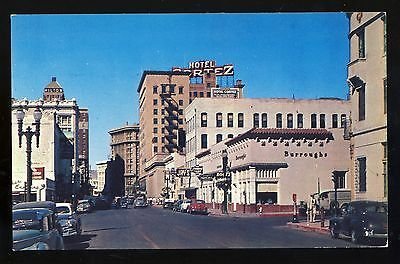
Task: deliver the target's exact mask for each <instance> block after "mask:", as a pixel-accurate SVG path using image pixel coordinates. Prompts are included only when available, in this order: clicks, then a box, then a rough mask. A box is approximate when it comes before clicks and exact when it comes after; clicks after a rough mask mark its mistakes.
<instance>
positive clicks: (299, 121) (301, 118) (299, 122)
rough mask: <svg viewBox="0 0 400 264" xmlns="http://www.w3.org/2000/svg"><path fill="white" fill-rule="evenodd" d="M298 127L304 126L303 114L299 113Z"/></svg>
mask: <svg viewBox="0 0 400 264" xmlns="http://www.w3.org/2000/svg"><path fill="white" fill-rule="evenodd" d="M297 128H303V114H297Z"/></svg>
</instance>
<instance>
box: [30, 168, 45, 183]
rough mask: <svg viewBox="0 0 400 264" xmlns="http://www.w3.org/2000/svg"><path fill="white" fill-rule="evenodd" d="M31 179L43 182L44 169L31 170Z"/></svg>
mask: <svg viewBox="0 0 400 264" xmlns="http://www.w3.org/2000/svg"><path fill="white" fill-rule="evenodd" d="M32 179H33V180H44V167H39V168H33V170H32Z"/></svg>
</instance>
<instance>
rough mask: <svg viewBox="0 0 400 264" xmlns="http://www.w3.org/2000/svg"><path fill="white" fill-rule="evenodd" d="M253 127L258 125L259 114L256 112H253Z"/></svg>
mask: <svg viewBox="0 0 400 264" xmlns="http://www.w3.org/2000/svg"><path fill="white" fill-rule="evenodd" d="M253 127H260V115H259V114H258V113H254V114H253Z"/></svg>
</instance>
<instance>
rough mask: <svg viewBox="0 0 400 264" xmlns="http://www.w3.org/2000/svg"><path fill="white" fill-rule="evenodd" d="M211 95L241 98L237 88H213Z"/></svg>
mask: <svg viewBox="0 0 400 264" xmlns="http://www.w3.org/2000/svg"><path fill="white" fill-rule="evenodd" d="M211 97H224V98H239V90H238V89H235V88H211Z"/></svg>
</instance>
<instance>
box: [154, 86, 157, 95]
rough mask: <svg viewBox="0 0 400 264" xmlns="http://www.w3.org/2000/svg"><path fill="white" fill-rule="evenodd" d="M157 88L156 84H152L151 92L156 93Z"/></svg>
mask: <svg viewBox="0 0 400 264" xmlns="http://www.w3.org/2000/svg"><path fill="white" fill-rule="evenodd" d="M157 88H158V87H157V85H154V86H153V94H156V93H157V92H158V91H157Z"/></svg>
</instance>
